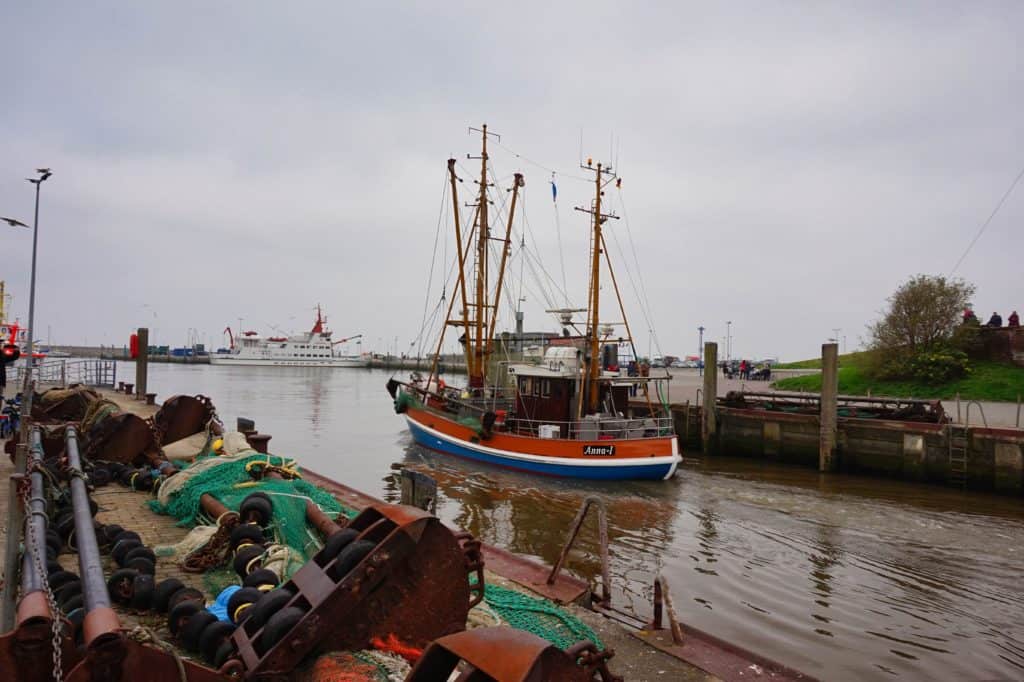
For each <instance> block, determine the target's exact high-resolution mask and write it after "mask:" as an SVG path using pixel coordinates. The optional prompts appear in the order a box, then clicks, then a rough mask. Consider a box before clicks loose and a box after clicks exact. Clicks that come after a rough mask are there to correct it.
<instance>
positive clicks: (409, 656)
mask: <svg viewBox="0 0 1024 682" xmlns="http://www.w3.org/2000/svg"><path fill="white" fill-rule="evenodd" d="M370 644H371V645H372V646H373V648H374V649H378V650H380V651H388V652H390V653H393V654H398V655H399V656H401V657H402V658H404V659H405V660H407V661H409V662H410V663H415V662H416V661H418V660H420V657H421V656H422V655H423V649H417V648H416V647H412V646H409V645H407V644H403V643H402V641H401V640H400V639H398V637H396V636H395V633H393V632H392V633H389V634H388V637H387V639H381V638H380V637H374V638H373V639H371V640H370Z"/></svg>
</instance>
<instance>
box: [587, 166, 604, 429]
mask: <svg viewBox="0 0 1024 682" xmlns="http://www.w3.org/2000/svg"><path fill="white" fill-rule="evenodd" d="M594 186H595V187H596V192H595V194H596V196H595V198H594V236H593V239H594V247H593V252H594V254H593V258H592V260H591V265H590V282H591V285H590V289H591V291H590V295H591V299H590V315H589V316H588V317H589V318H590V367H589V369H590V382H589V385H588V388H589V392H588V393H589V394H588V396H587V405H588V406H589V408H590V414H593V413H595V412H597V411H598V402H599V399H600V394H601V387H600V385H599V384H598V378H599V377H600V376H601V358H600V355H601V340H600V338H598V334H597V332H598V329H599V328H600V323H599V320H598V318H599V317H600V310H601V307H600V303H601V163H600V162H598V164H597V174H596V176H595V178H594Z"/></svg>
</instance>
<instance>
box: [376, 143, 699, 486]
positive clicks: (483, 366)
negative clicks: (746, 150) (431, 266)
mask: <svg viewBox="0 0 1024 682" xmlns="http://www.w3.org/2000/svg"><path fill="white" fill-rule="evenodd" d="M472 130H478V131H479V132H480V133H481V137H482V152H481V156H480V159H481V170H480V177H479V180H478V181H477V183H478V185H479V194H478V196H477V197H476V202H475V204H472V206H473V207H474V208H475V211H474V215H473V217H472V221H471V223H469V224H467V225H463V224H462V223H461V222H460V218H459V209H460V207H461V206H462V204H461V203H460V198H459V195H458V183H459V182H461V179H460V178H459V177H458V176H457V174H456V161H455V159H449V160H448V176H449V181H450V182H449V185H450V192H451V200H452V207H453V211H454V213H453V217H454V223H455V224H454V228H455V229H454V232H455V249H456V251H455V259H456V261H457V264H458V270H457V272H458V282H457V285H456V289H457V293H456V294H454V295H452V296H451V299H450V302H449V303H448V312H447V315H446V317H445V322H446V323H445V324H444V325H443V326H442V328H441V332H440V334H439V336H440V338H439V340H438V344H437V352H436V353H435V355H434V360H433V363H432V366H431V370H430V373H429V375H428V376H427V377H425V378H424V377H422V376H419V375H413V376H412V377H411V378H410V380H409V381H404V382H403V381H398V380H396V379H394V378H392V379H391V380H389V382H388V385H387V388H388V392H389V394H390V395H391V397H392V398H393V399H394V401H395V410H396V411H397V412H398V413H400V414H402V415H403V417H404V418H405V420H406V423H407V425H408V427H409V430H410V432H411V433H412V436H413V438H414V439H415V441H416V442H417V443H418V444H419V445H421V446H423V447H427V448H430V449H432V450H437V451H439V452H442V453H447V454H450V455H455V456H458V457H463V458H466V459H470V460H475V461H479V462H486V463H489V464H496V465H500V466H504V467H508V468H512V469H519V470H523V471H528V472H532V473H537V474H544V475H550V476H558V477H572V478H587V479H668V478H671V477H672V476H673V475H674V473H675V471H676V467H677V466H678V464H679V462H680V459H681V458H680V456H679V449H678V441H677V439H676V436H675V433H674V430H673V425H672V419H671V416H670V415H669V414H668V413H667V410H666V409H665V408H664V407H663V406H662V405H661V404H660V401H658V402H654V401H652V399H651V396H652V393H654V394H655V395H660V394H661V393H660V392H658V391H657V390H656V386H657V385H658V382H667V381H668V378H669V377H668V375H667V374H666V375H662V376H657V377H652V376H626V375H624V373H623V372H622V371H621V370H620V368H619V362H618V357H619V349H620V348H624V349H628V350H629V351H630V352H632V354H633V357H634V358H635V357H636V352H635V345H634V343H633V338H632V335H631V333H630V329H629V324H628V322H627V321H626V314H625V310H624V309H623V307H622V297H621V295H620V294H619V289H618V284H617V283H616V281H615V276H614V272H613V271H612V270H611V265H612V263H611V260H610V258H609V257H608V251H607V249H606V248H605V242H604V236H603V234H602V229H603V226H604V224H605V223H606V222H607V221H608V220H610V219H615V218H617V216H615V215H614V214H612V213H610V212H603V211H602V196H603V194H604V191H605V188H606V187H607V186H608V185H609V184H610V183H612V182H617V177H616V175H615V173H614V171H613V170H612V168H611V167H608V166H604V165H602V164H600V163H598V164H597V165H596V166H595V165H594V164H593V162H592V161H588V163H587V164H586V165H585V166H582V164H581V166H582V167H583V168H584V170H586V171H588V172H591V173H593V178H594V180H593V186H594V200H593V202H592V204H591V205H590V206H589V207H581V208H579V209H577V210H580V211H583V212H584V213H587V214H589V215H590V218H591V220H590V229H591V230H592V234H591V239H590V242H591V247H590V254H589V265H590V282H589V290H588V291H589V294H588V300H587V306H586V308H568V307H567V308H561V309H557V310H549V311H547V312H549V313H553V314H555V315H557V316H558V319H559V321H560V323H561V324H562V329H563V336H562V337H559V338H556V339H552V340H551V341H550V343H549V345H548V346H547V348H546V349H544V350H543V352H542V354H540V356H539V357H537V358H536V359H533V360H530V359H528V357H527V355H526V354H525V353H522V352H520V353H519V354H518V355H515V354H513V353H510V352H509V348H508V345H509V344H508V343H507V339H508V338H509V336H508V335H504V336H502V338H501V339H499V340H498V342H496V339H495V327H496V324H497V320H498V314H497V312H498V310H499V308H500V304H501V296H502V292H503V282H502V280H503V278H504V276H505V272H506V266H507V264H508V258H509V254H510V252H511V250H512V239H511V238H512V227H513V221H514V216H515V211H516V206H517V202H518V199H519V194H520V190H521V189H522V187H523V186H524V181H523V176H522V174H521V173H516V174H515V175H514V176H513V181H512V186H511V188H509V189H508V193H509V197H510V198H509V200H508V201H507V203H505V205H506V206H507V207H508V215H507V221H506V224H505V226H504V230H503V232H504V235H503V238H502V236H501V233H500V232H499V233H498V235H497V236H495V235H492V232H491V225H490V224H489V215H488V214H489V207H490V206H491V205H492V203H493V202H492V200H491V199H489V197H488V189H489V188H491V187H493V186H494V183H493V182H492V181H491V180H490V178H491V177H492V175H491V174H490V173H489V168H488V153H487V142H488V137H489V135H491V134H492V133H488V132H487V126H483V127H482V128H481V129H472ZM492 242H499V243H501V244H502V248H500V249H499V250H500V252H501V253H500V255H499V256H498V257H496V258H495V259H494V260H497V263H496V264H493V263H489V261H490V260H492V259H491V254H490V244H491V243H492ZM602 254H604V256H605V259H604V260H605V263H604V266H605V268H604V269H607V271H608V274H609V275H610V276H611V282H612V284H613V285H614V290H615V294H616V299H617V301H618V307H619V311H620V313H621V318H619V319H620V320H621V321H620V322H615V323H609V322H603V321H602V319H601V292H602V282H601V277H602V269H603V268H602V257H601V256H602ZM467 264H468V266H467ZM495 266H496V268H497V277H496V278H495V279H494V281H489V274H490V273H491V272H493V271H494V269H493V268H494V267H495ZM456 302H460V303H461V304H462V305H461V310H460V311H459V314H457V315H454V316H453V315H452V313H453V310H454V307H455V304H456ZM578 313H586V317H585V318H583V319H580V320H577V319H576V315H577V314H578ZM450 327H455V328H458V329H460V330H461V336H460V338H459V341H460V343H461V345H462V348H463V351H464V354H465V363H466V370H467V381H466V382H465V385H463V386H453V385H447V384H445V379H444V378H443V377H441V376H439V373H438V367H439V362H438V360H439V357H440V354H441V348H442V345H443V343H444V337H445V331H446V330H447V329H448V328H450ZM570 329H573V330H576V334H575V335H574V334H572V333H571V332H570ZM520 351H522V349H520ZM634 393H637V394H640V393H642V397H641V402H642V404H643V406H644V408H645V409H643V410H642V411H640V410H637V411H636V413H634V407H633V405H632V403H631V401H630V398H631V395H632V394H634ZM641 412H642V414H641Z"/></svg>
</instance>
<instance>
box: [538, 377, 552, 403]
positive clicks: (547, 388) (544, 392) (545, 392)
mask: <svg viewBox="0 0 1024 682" xmlns="http://www.w3.org/2000/svg"><path fill="white" fill-rule="evenodd" d="M540 394H541V396H543V397H544V398H547V397H548V396H550V395H551V379H541V382H540Z"/></svg>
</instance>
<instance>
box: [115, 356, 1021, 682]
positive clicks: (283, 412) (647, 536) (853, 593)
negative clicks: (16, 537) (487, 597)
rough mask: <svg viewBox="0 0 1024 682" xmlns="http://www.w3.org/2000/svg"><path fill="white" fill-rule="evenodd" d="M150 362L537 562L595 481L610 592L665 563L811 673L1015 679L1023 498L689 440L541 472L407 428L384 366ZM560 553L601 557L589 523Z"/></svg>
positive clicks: (179, 387) (766, 645)
mask: <svg viewBox="0 0 1024 682" xmlns="http://www.w3.org/2000/svg"><path fill="white" fill-rule="evenodd" d="M118 371H119V376H120V377H121V378H123V379H125V380H132V379H134V367H133V366H132V365H131V363H119V365H118ZM149 371H150V377H149V385H150V390H151V391H156V392H158V393H159V398H160V399H165V398H167V397H169V396H171V395H173V394H176V393H188V394H196V393H202V394H205V395H208V396H210V397H211V398H213V400H214V402H215V404H216V405H217V407H218V410H219V413H220V416H221V418H222V419H224V420H225V423H226V424H228V425H233V424H234V419H235V418H236V417H238V416H244V417H249V418H252V419H254V420H255V421H256V424H257V427H258V428H259V429H260V430H261V431H262V432H264V433H270V434H272V435H273V440H272V441H271V443H270V449H271V451H272V452H274V453H276V454H281V455H287V456H294V457H296V458H298V459H299V460H300V461H301V462H302V464H304V465H305V466H306V467H308V468H310V469H313V470H315V471H317V472H319V473H322V474H324V475H326V476H328V477H330V478H333V479H335V480H337V481H340V482H342V483H345V484H347V485H350V486H353V487H356V488H359V489H361V490H364V491H366V492H368V493H370V494H373V495H377V496H379V497H383V498H385V499H388V500H390V501H397V498H398V489H399V486H398V482H397V480H396V478H395V472H394V470H393V464H395V463H399V464H403V465H405V466H408V467H413V468H416V469H418V470H421V471H424V472H426V473H428V474H430V475H432V476H433V477H435V478H436V480H437V482H438V487H439V492H440V494H439V500H438V514H439V515H440V516H441V517H442V518H444V519H445V520H446V521H448V522H450V523H451V524H453V525H456V526H461V527H463V528H465V529H466V530H469V531H471V532H472V533H474V534H475V535H476V536H477V537H479V538H480V539H482V540H485V541H487V542H489V543H492V544H495V545H498V546H502V547H505V548H508V549H510V550H512V551H515V552H518V553H521V554H524V555H528V556H533V557H537V558H539V559H541V560H543V561H545V562H547V563H552V562H553V561H554V560H555V559H556V558H557V556H558V552H559V550H560V549H561V546H562V544H563V543H564V541H565V536H566V533H567V529H568V526H569V524H570V523H571V521H572V519H573V517H574V516H575V514H576V512H577V510H578V508H579V506H580V503H581V502H582V500H583V498H584V497H586V496H587V495H596V496H598V497H599V498H600V499H602V500H603V501H604V502H605V504H606V505H607V508H608V513H609V538H610V543H611V557H612V558H611V561H612V566H611V573H612V582H613V600H612V601H613V605H617V606H618V607H620V608H624V609H627V610H632V611H633V612H635V613H636V614H638V615H640V616H642V617H649V616H650V608H651V607H650V601H651V583H652V580H653V579H654V577H655V575H657V574H658V573H659V572H661V573H662V574H664V575H665V577H666V578H667V580H668V582H669V584H670V586H671V589H672V593H673V596H674V600H675V604H676V608H677V610H678V612H679V616H680V618H681V619H682V620H684V621H685V622H686V623H688V624H690V625H692V626H695V627H698V628H700V629H703V630H705V631H708V632H710V633H711V634H713V635H716V636H718V637H720V638H723V639H725V640H728V641H730V642H733V643H735V644H738V645H740V646H743V647H745V648H748V649H750V650H753V651H755V652H757V653H759V654H761V655H764V656H767V657H770V658H773V659H776V660H778V661H780V662H782V663H785V664H787V665H789V666H792V667H794V668H797V669H799V670H801V671H803V672H806V673H809V674H811V675H815V676H817V677H820V678H823V679H869V678H870V679H887V678H890V677H898V678H902V679H1021V678H1024V583H1022V580H1021V567H1022V561H1024V502H1022V500H1021V499H1019V498H1000V497H995V496H988V495H980V494H970V493H966V494H965V493H958V492H954V491H950V490H947V489H942V488H937V487H929V486H923V485H916V484H908V483H901V482H893V481H883V480H876V479H866V478H857V477H850V476H843V475H828V476H823V475H819V474H818V473H817V472H814V471H810V470H806V469H798V468H789V467H783V466H779V465H772V464H762V463H759V462H755V461H751V460H742V459H732V458H716V459H712V460H702V459H699V458H696V457H694V458H687V459H686V461H685V464H684V466H683V467H681V468H680V471H679V473H678V475H677V476H676V478H675V479H674V480H672V481H667V482H621V483H612V482H609V483H593V482H585V481H562V480H551V479H545V478H541V477H535V476H531V475H526V474H519V473H516V472H509V471H505V470H502V469H496V468H489V467H485V466H483V465H479V464H473V463H469V462H463V461H460V460H457V459H454V458H450V457H448V456H445V455H440V454H437V453H433V452H430V451H426V450H423V449H421V448H419V447H418V446H416V445H414V444H413V443H412V440H411V438H410V437H409V435H408V432H407V430H406V428H405V423H404V420H403V419H402V418H401V417H400V416H398V415H396V414H395V413H394V411H393V409H392V405H391V401H390V398H389V397H388V395H387V393H386V392H385V390H384V384H385V382H386V381H387V379H388V377H389V376H390V374H389V373H387V372H384V371H381V370H369V371H367V370H343V369H317V368H309V369H302V368H276V367H273V368H261V367H223V366H209V365H151V366H150V370H149ZM591 523H593V522H591ZM568 568H569V570H571V571H572V572H574V573H576V574H577V575H580V576H581V577H584V578H587V579H592V578H594V577H595V576H598V575H599V574H600V568H599V563H598V560H597V547H596V523H593V525H591V526H588V527H587V529H586V530H584V532H583V534H582V536H581V538H580V542H579V549H578V551H575V552H573V553H572V554H571V555H570V558H569V562H568Z"/></svg>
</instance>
